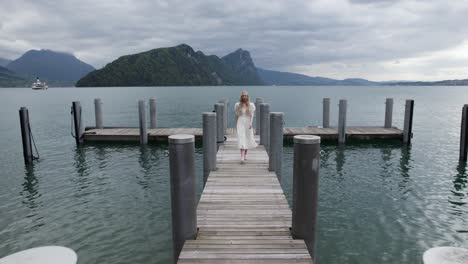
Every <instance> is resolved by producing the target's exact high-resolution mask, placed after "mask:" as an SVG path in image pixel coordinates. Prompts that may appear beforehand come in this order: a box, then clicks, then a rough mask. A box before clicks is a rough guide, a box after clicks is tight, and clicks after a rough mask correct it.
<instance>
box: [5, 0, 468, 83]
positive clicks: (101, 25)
mask: <svg viewBox="0 0 468 264" xmlns="http://www.w3.org/2000/svg"><path fill="white" fill-rule="evenodd" d="M0 1H1V2H2V8H1V9H0V25H2V26H1V27H0V57H6V58H10V59H12V58H15V57H17V56H19V55H21V54H22V53H24V52H25V51H26V50H28V49H32V48H36V49H38V48H48V49H53V50H60V51H66V52H71V53H73V54H75V55H76V56H77V57H79V58H80V59H82V60H84V61H86V62H88V63H91V64H93V65H94V66H96V67H102V66H104V65H105V64H106V63H108V62H111V61H112V60H114V59H116V58H117V57H119V56H122V55H125V54H130V53H136V52H142V51H146V50H149V49H152V48H158V47H165V46H172V45H177V44H180V43H187V44H189V45H191V46H192V47H194V48H195V49H200V50H202V51H204V52H205V53H207V54H216V55H218V56H222V55H225V54H227V53H229V52H231V51H233V50H236V49H237V48H240V47H241V48H243V49H246V50H249V51H250V52H251V54H252V56H253V58H254V61H255V63H256V64H257V65H258V66H260V67H264V68H269V69H277V70H291V71H292V70H295V71H300V72H302V73H306V74H310V75H324V76H328V77H335V78H347V77H364V78H369V79H402V77H406V76H409V78H412V79H416V78H419V77H421V76H422V77H423V78H425V79H431V78H432V77H431V76H437V77H438V76H439V75H437V74H435V73H436V72H450V74H449V76H447V78H452V77H458V78H461V77H463V76H458V75H456V74H455V72H462V71H454V70H453V68H454V67H458V68H459V69H461V68H460V67H461V66H460V65H461V64H460V63H459V60H456V58H451V57H448V58H445V59H444V63H442V64H438V63H437V62H438V61H441V59H440V58H433V59H432V60H426V59H424V58H426V57H428V58H430V57H431V54H433V53H434V52H440V51H444V50H450V49H455V48H456V47H458V46H459V45H462V44H463V43H465V42H466V41H468V28H466V27H465V26H464V24H465V23H464V21H465V20H466V19H465V16H466V13H467V12H468V2H467V1H451V2H450V3H447V2H446V1H442V0H435V1H419V0H413V1H392V0H379V1H376V0H374V1H371V0H350V1H346V0H319V1H297V0H292V1H282V0H276V1H270V0H268V1H267V0H257V1H215V0H205V1H201V0H194V1H180V0H175V1H164V0H159V1H154V0H140V1H130V0H126V1H125V0H123V1H93V0H79V1H78V0H68V1H52V0H36V1H33V0H16V1H6V0H0ZM3 2H4V3H3ZM467 52H468V50H467ZM448 54H451V53H448ZM450 56H455V55H450ZM417 59H419V60H421V61H424V62H425V64H424V65H420V64H417V65H414V68H412V69H408V68H407V67H403V65H405V64H404V63H405V61H408V60H412V61H413V60H417ZM395 61H400V62H401V63H400V64H398V67H396V64H395V63H394V62H395ZM450 62H452V63H453V64H450ZM388 65H392V67H390V66H388ZM369 69H375V70H369ZM377 69H378V70H379V71H377ZM402 69H404V71H403V70H402ZM408 70H411V71H412V72H411V73H410V74H409V75H408V72H407V71H408ZM433 73H434V74H433ZM457 74H458V73H457ZM465 78H468V73H467V76H465Z"/></svg>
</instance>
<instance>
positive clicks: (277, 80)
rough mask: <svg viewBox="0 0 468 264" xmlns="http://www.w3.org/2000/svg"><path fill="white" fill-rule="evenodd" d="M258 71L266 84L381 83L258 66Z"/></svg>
mask: <svg viewBox="0 0 468 264" xmlns="http://www.w3.org/2000/svg"><path fill="white" fill-rule="evenodd" d="M257 72H258V74H259V76H260V78H261V79H262V81H263V82H264V83H265V84H266V85H380V83H378V82H371V81H368V80H365V79H344V80H335V79H330V78H324V77H310V76H307V75H303V74H298V73H290V72H280V71H271V70H265V69H261V68H257Z"/></svg>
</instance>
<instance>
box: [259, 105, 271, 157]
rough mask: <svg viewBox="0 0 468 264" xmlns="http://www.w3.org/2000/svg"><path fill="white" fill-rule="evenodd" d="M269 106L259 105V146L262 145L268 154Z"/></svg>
mask: <svg viewBox="0 0 468 264" xmlns="http://www.w3.org/2000/svg"><path fill="white" fill-rule="evenodd" d="M269 137H270V104H267V103H261V104H260V145H263V146H264V147H265V149H266V151H267V152H268V144H269V143H270V140H269Z"/></svg>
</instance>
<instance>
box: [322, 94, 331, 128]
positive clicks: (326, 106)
mask: <svg viewBox="0 0 468 264" xmlns="http://www.w3.org/2000/svg"><path fill="white" fill-rule="evenodd" d="M322 122H323V128H329V127H330V98H323V117H322Z"/></svg>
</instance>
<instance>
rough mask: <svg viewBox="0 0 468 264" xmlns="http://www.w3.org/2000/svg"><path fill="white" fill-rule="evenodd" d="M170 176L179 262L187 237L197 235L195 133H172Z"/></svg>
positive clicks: (174, 246) (173, 242)
mask: <svg viewBox="0 0 468 264" xmlns="http://www.w3.org/2000/svg"><path fill="white" fill-rule="evenodd" d="M169 169H170V178H171V207H172V244H173V253H174V263H177V260H178V258H179V254H180V251H181V250H182V247H183V246H184V243H185V240H187V239H195V238H196V236H197V210H196V204H197V202H196V183H195V137H194V136H193V135H171V136H169Z"/></svg>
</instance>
